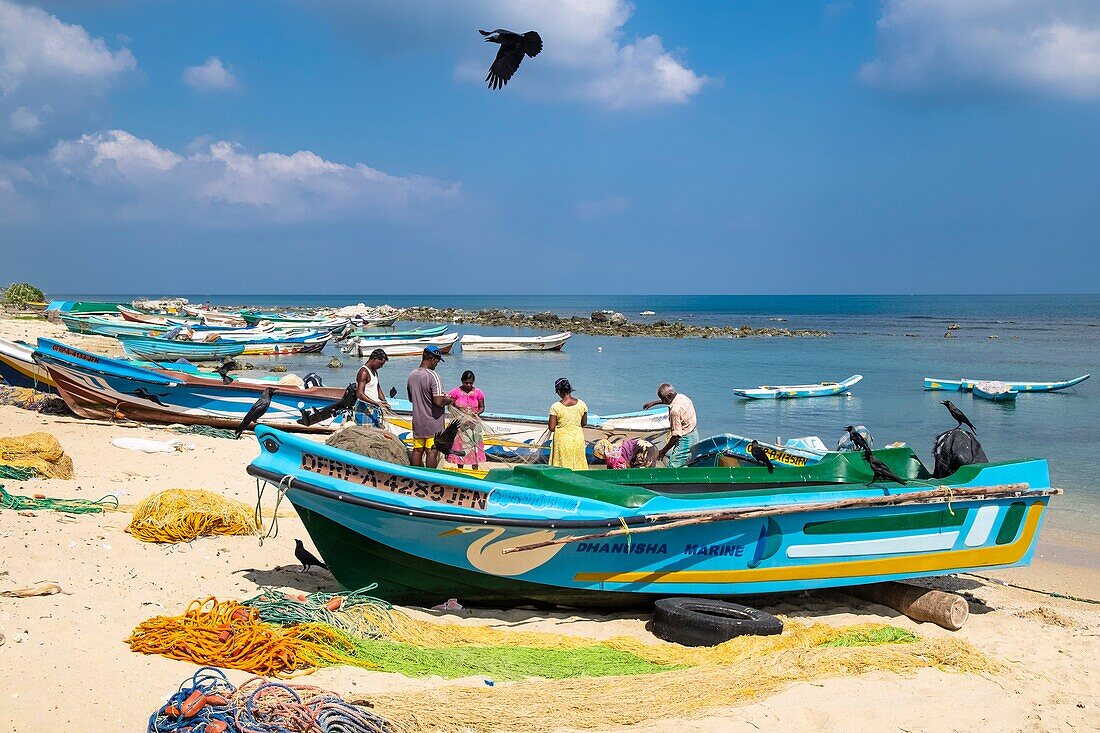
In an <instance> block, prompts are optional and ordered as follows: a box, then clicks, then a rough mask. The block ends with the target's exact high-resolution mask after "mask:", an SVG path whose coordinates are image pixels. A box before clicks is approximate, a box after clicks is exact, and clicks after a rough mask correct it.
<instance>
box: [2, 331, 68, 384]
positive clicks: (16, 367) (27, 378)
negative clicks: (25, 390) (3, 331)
mask: <svg viewBox="0 0 1100 733" xmlns="http://www.w3.org/2000/svg"><path fill="white" fill-rule="evenodd" d="M33 353H34V349H33V348H31V347H30V346H26V345H24V344H19V343H16V342H14V341H5V340H3V339H0V379H3V380H4V381H5V382H7V383H8V384H9V385H11V386H12V387H29V388H30V389H36V390H38V391H40V392H54V393H56V392H57V388H56V386H55V385H54V383H53V379H51V378H50V373H49V372H47V371H46V370H45V369H44V368H42V367H41V366H40V365H39V364H38V363H37V362H35V360H34V357H33V356H32V354H33Z"/></svg>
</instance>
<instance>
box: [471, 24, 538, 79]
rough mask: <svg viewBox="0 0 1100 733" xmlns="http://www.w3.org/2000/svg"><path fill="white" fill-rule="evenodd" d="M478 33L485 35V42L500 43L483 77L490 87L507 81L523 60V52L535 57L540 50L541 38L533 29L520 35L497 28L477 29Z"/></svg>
mask: <svg viewBox="0 0 1100 733" xmlns="http://www.w3.org/2000/svg"><path fill="white" fill-rule="evenodd" d="M478 33H480V34H481V35H483V36H485V42H486V43H490V42H491V43H499V44H500V50H499V51H497V57H496V58H495V59H493V65H492V66H490V67H489V74H488V76H486V77H485V81H487V82H489V88H490V89H501V88H502V87H504V85H505V84H507V83H508V80H509V79H511V78H512V74H514V73H516V69H518V68H519V65H520V62H521V61H523V56H524V54H526V55H528V56H530V57H531V58H535V57H536V56H538V55H539V51H541V50H542V38H541V37H540V36H539V34H538V33H536V32H535V31H527V32H526V33H524V34H523V35H520V34H519V33H513V32H512V31H506V30H504V29H503V28H497V29H496V30H495V31H492V32H490V31H483V30H480V29H479V30H478Z"/></svg>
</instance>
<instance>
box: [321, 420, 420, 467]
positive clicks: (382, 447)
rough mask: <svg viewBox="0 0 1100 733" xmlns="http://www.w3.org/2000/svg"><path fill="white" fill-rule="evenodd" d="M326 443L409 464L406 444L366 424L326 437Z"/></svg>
mask: <svg viewBox="0 0 1100 733" xmlns="http://www.w3.org/2000/svg"><path fill="white" fill-rule="evenodd" d="M325 445H331V446H333V447H334V448H339V449H341V450H347V451H351V452H352V453H357V454H359V455H361V456H367V457H368V458H375V459H377V460H379V461H386V462H388V463H396V464H398V465H401V466H407V465H409V454H408V452H406V450H405V444H404V443H402V442H401V441H400V440H398V438H397V437H396V436H394V435H391V434H390V433H388V432H387V431H385V430H381V429H379V428H372V427H368V426H366V425H351V426H349V427H346V428H344V429H343V430H340V431H339V432H336V433H333V434H332V435H330V436H329V437H328V438H326V439H325Z"/></svg>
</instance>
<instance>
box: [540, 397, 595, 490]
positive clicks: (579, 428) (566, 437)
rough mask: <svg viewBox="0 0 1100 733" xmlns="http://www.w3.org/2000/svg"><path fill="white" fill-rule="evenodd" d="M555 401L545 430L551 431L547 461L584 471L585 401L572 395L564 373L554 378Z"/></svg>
mask: <svg viewBox="0 0 1100 733" xmlns="http://www.w3.org/2000/svg"><path fill="white" fill-rule="evenodd" d="M554 391H555V392H557V394H558V401H557V402H555V403H554V404H553V405H551V406H550V418H549V420H548V421H547V430H549V431H550V441H551V442H550V465H551V466H561V467H563V468H571V469H573V470H574V471H584V470H585V469H587V468H588V459H587V457H585V455H584V449H585V445H586V443H585V440H584V426H585V425H587V424H588V405H586V404H584V400H578V399H577V398H576V397H574V396H573V385H571V384H570V383H569V380H568V379H566V378H565V377H562V378H561V379H559V380H557V381H556V382H554Z"/></svg>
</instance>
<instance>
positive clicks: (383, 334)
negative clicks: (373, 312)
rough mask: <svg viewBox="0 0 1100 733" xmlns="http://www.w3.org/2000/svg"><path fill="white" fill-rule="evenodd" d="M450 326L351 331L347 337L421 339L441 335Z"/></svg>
mask: <svg viewBox="0 0 1100 733" xmlns="http://www.w3.org/2000/svg"><path fill="white" fill-rule="evenodd" d="M448 328H450V326H429V327H427V328H413V329H410V330H408V331H352V332H351V333H349V334H348V338H365V339H375V340H386V341H393V340H395V339H423V338H432V337H433V336H442V335H443V334H445V333H447V329H448Z"/></svg>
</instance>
